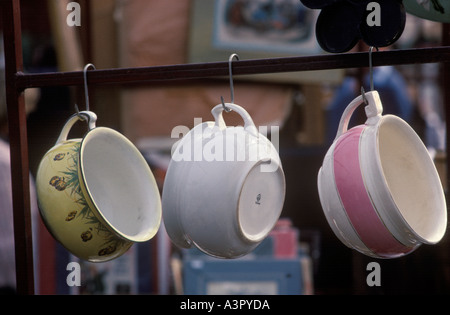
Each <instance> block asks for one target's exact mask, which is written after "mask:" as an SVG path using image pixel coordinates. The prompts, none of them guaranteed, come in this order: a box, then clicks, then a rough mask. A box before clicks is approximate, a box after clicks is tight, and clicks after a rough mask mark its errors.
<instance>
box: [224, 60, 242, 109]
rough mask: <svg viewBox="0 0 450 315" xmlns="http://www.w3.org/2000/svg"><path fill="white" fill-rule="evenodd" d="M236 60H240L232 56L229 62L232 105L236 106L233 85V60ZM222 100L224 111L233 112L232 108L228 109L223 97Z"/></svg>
mask: <svg viewBox="0 0 450 315" xmlns="http://www.w3.org/2000/svg"><path fill="white" fill-rule="evenodd" d="M234 58H236V60H239V56H238V55H237V54H232V55H231V56H230V59H229V60H228V69H229V73H230V90H231V103H232V104H234V84H233V71H232V70H233V69H232V68H233V59H234ZM220 99H221V100H222V106H223V109H224V110H225V111H226V112H227V113H229V112H231V108H228V107H226V106H225V101H224V99H223V96H221V97H220Z"/></svg>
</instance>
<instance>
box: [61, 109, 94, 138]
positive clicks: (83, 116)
mask: <svg viewBox="0 0 450 315" xmlns="http://www.w3.org/2000/svg"><path fill="white" fill-rule="evenodd" d="M79 120H84V121H87V123H88V126H89V130H92V129H94V128H95V122H96V121H97V115H96V114H95V113H93V112H91V111H82V112H79V113H77V114H73V115H72V116H71V117H70V118H69V119H68V120H67V122H66V124H65V125H64V127H63V129H62V130H61V133H60V135H59V137H58V140H56V144H60V143H62V142H64V141H66V140H67V136H68V135H69V132H70V129H72V126H73V125H74V124H75V123H76V122H77V121H79Z"/></svg>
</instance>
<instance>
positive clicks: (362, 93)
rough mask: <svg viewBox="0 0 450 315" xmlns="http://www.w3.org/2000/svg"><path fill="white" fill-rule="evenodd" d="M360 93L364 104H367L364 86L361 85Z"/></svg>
mask: <svg viewBox="0 0 450 315" xmlns="http://www.w3.org/2000/svg"><path fill="white" fill-rule="evenodd" d="M361 95H362V99H363V102H364V104H366V105H369V101H368V100H367V98H366V91H364V86H361Z"/></svg>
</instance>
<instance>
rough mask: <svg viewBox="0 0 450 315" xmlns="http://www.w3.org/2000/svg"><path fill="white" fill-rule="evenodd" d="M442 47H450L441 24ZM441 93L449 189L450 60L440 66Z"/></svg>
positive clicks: (447, 28)
mask: <svg viewBox="0 0 450 315" xmlns="http://www.w3.org/2000/svg"><path fill="white" fill-rule="evenodd" d="M442 46H450V24H447V23H444V24H442ZM441 69H442V75H441V82H442V92H443V93H444V95H443V98H444V113H445V121H446V126H447V127H446V133H447V134H446V155H447V162H446V164H447V165H446V166H447V167H446V172H447V187H449V189H450V176H449V171H450V89H449V87H450V60H445V62H444V63H443V64H442V67H441Z"/></svg>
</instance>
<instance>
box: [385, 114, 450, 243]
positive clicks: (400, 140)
mask: <svg viewBox="0 0 450 315" xmlns="http://www.w3.org/2000/svg"><path fill="white" fill-rule="evenodd" d="M378 146H379V155H380V161H381V165H382V169H383V172H384V176H385V179H386V182H387V185H388V187H389V190H390V192H391V195H392V198H393V199H394V202H395V204H396V206H397V208H398V210H399V211H400V213H401V215H402V216H403V218H404V219H405V221H406V222H407V224H408V225H409V226H410V227H411V228H412V230H413V231H414V232H415V233H416V234H417V235H418V236H419V237H421V238H423V239H424V240H425V241H426V242H429V243H436V242H438V241H439V240H440V239H441V238H442V236H443V235H444V233H445V229H446V224H447V213H446V204H445V198H444V195H443V190H442V184H441V182H440V179H439V176H438V174H437V171H436V168H435V166H434V163H433V161H432V159H431V157H430V155H429V153H428V151H427V149H426V148H425V146H424V145H423V143H422V141H421V140H420V138H419V137H418V136H417V134H416V133H415V132H414V131H413V130H412V128H411V127H410V126H409V125H407V124H406V123H405V122H403V121H402V120H400V119H398V118H397V117H394V116H385V117H384V118H383V121H382V123H381V125H380V128H379V134H378Z"/></svg>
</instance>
